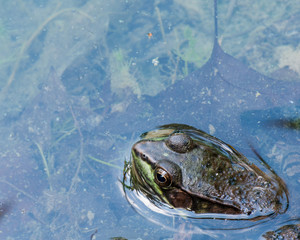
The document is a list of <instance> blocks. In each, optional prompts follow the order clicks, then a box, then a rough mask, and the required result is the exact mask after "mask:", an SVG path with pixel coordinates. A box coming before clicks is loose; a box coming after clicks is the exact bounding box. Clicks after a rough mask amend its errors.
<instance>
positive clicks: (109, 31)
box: [0, 0, 300, 239]
mask: <svg viewBox="0 0 300 240" xmlns="http://www.w3.org/2000/svg"><path fill="white" fill-rule="evenodd" d="M0 12H1V19H0V42H1V44H0V51H1V54H0V55H1V65H0V66H1V74H0V75H1V76H0V87H1V92H0V99H1V101H0V108H1V113H2V114H1V115H0V121H1V122H0V129H1V136H2V137H1V145H0V146H1V147H0V156H1V160H0V171H1V175H0V193H1V194H0V203H1V205H0V238H1V239H109V238H112V237H124V238H126V239H218V238H225V239H226V238H229V236H230V239H241V237H243V238H246V239H258V238H259V237H262V235H263V234H266V232H270V231H276V230H277V232H276V233H274V232H273V233H274V234H277V233H278V232H280V231H285V230H286V229H287V230H286V231H289V230H290V231H292V230H291V229H294V230H295V229H297V225H296V224H299V218H300V209H299V206H298V203H299V186H300V171H299V167H300V150H299V149H300V148H299V145H300V131H299V119H300V113H299V111H300V102H299V97H297V96H299V93H300V83H299V81H300V77H299V76H300V69H299V66H300V50H299V48H300V45H299V38H300V29H299V24H298V22H299V20H300V6H299V4H298V1H297V0H288V1H284V2H283V1H271V0H270V1H269V0H268V1H263V2H261V1H256V2H253V1H240V0H237V1H227V2H221V1H220V3H219V5H218V35H219V38H218V43H219V44H220V48H214V50H213V46H214V26H215V25H214V1H212V0H202V1H181V0H173V1H171V0H170V1H121V0H113V1H107V0H105V1H88V0H73V1H63V2H61V1H47V0H40V1H38V0H33V1H26V3H25V2H24V1H17V0H14V1H2V3H1V9H0ZM215 46H216V45H215ZM222 49H223V50H224V51H225V52H226V53H227V54H229V55H226V54H225V53H224V52H223V50H222ZM231 56H233V57H234V58H235V59H234V58H232V57H231ZM243 64H246V65H249V66H251V67H252V68H253V69H255V70H256V71H258V72H252V71H250V70H249V71H248V70H247V68H246V67H245V66H244V65H243ZM197 69H200V70H198V71H196V73H194V74H191V73H192V72H193V71H195V70H197ZM262 74H263V75H266V76H268V77H263V75H262ZM185 77H186V78H185ZM182 78H184V79H183V80H182V81H181V80H180V79H182ZM277 80H280V81H278V82H277ZM170 123H181V124H188V125H191V126H194V127H196V128H198V129H201V130H203V131H205V132H208V133H209V134H211V135H213V136H216V137H217V138H219V139H221V140H222V141H225V142H226V143H227V144H230V145H231V146H233V147H234V148H236V149H237V151H239V152H241V153H242V154H243V155H245V156H246V157H247V158H248V160H249V161H250V162H251V161H252V160H253V161H255V159H257V156H260V158H261V159H263V160H264V161H265V162H266V163H267V164H268V165H269V166H270V167H271V168H272V169H273V170H272V171H274V172H276V174H277V175H278V176H279V177H280V178H281V179H282V180H283V182H285V184H286V185H287V191H288V193H289V206H288V209H287V211H286V212H285V213H283V214H275V215H274V216H271V217H268V218H266V219H262V220H259V221H249V220H239V221H233V220H226V219H224V218H222V219H220V217H219V215H218V214H216V215H215V216H214V217H212V216H211V215H210V216H209V217H208V219H205V217H203V218H202V217H201V219H199V218H198V217H197V216H196V217H195V216H190V217H189V218H186V217H182V215H181V214H180V213H178V212H177V214H173V213H174V212H173V211H174V209H170V208H168V207H167V206H164V207H162V208H159V207H155V205H153V204H152V203H151V202H147V199H146V198H145V197H144V196H143V195H142V194H140V195H136V194H134V193H133V192H132V191H128V194H129V195H128V194H127V195H125V193H124V189H123V185H122V179H123V168H124V162H125V161H129V160H130V154H131V147H132V146H133V144H134V143H135V142H136V141H137V140H138V139H139V136H140V135H141V134H142V133H143V132H147V131H151V130H153V129H155V127H157V126H160V125H163V124H170ZM253 149H254V151H253ZM260 167H261V168H264V166H263V165H262V166H260ZM263 170H265V169H263ZM130 194H131V195H130ZM289 225H291V226H293V227H292V228H286V227H285V226H289ZM141 226H142V227H141ZM298 229H299V228H298ZM294 232H295V231H294ZM268 234H272V233H268ZM265 236H267V235H265Z"/></svg>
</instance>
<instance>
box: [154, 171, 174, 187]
mask: <svg viewBox="0 0 300 240" xmlns="http://www.w3.org/2000/svg"><path fill="white" fill-rule="evenodd" d="M154 178H155V182H156V183H157V184H158V185H159V186H161V187H168V186H170V185H171V183H172V178H171V176H170V174H169V173H168V172H167V171H166V170H164V169H163V168H161V167H157V168H156V169H155V170H154Z"/></svg>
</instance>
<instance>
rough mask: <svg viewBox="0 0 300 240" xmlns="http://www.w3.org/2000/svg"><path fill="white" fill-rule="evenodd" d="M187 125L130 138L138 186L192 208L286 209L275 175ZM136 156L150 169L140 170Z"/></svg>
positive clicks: (233, 210) (245, 211)
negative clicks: (141, 185)
mask: <svg viewBox="0 0 300 240" xmlns="http://www.w3.org/2000/svg"><path fill="white" fill-rule="evenodd" d="M171 126H172V125H171ZM178 126H180V127H181V130H178ZM189 128H190V127H189ZM189 128H188V129H187V127H186V126H185V125H176V128H175V129H174V128H172V127H168V128H166V127H165V128H163V129H162V132H160V131H155V132H150V133H149V134H148V135H144V138H143V139H142V140H140V141H139V142H137V143H136V144H134V146H133V148H132V152H133V157H132V162H133V165H136V166H135V171H132V175H134V176H133V177H136V176H137V175H139V176H138V179H139V180H140V181H137V182H136V183H137V184H144V186H143V187H142V189H147V188H148V189H149V188H151V190H149V191H147V192H148V194H149V193H151V194H156V195H157V196H156V197H158V198H159V199H160V200H161V201H164V202H166V203H168V204H169V205H171V206H173V207H175V208H184V209H187V210H192V211H194V212H196V213H222V214H245V215H246V216H247V215H253V217H254V216H267V215H270V214H273V213H278V212H280V211H284V205H285V203H284V201H287V199H284V198H285V197H287V196H286V194H287V193H286V192H285V188H284V185H283V183H282V182H281V181H278V180H279V177H278V176H275V175H274V176H268V175H267V174H266V173H264V172H263V171H261V170H260V169H259V168H258V167H256V166H255V165H253V164H251V163H249V161H248V160H247V159H246V158H245V157H244V156H243V155H242V154H240V153H238V152H237V151H236V150H234V149H233V148H232V147H231V146H229V145H227V144H225V143H224V142H222V141H220V140H219V139H216V138H214V137H212V136H210V135H208V134H207V133H204V132H202V131H200V130H196V129H189ZM168 129H169V130H170V131H167V130H168ZM138 161H142V163H143V162H144V163H147V165H149V166H151V169H152V170H149V171H148V172H147V171H145V172H143V169H142V168H141V167H140V166H139V162H138ZM150 172H151V173H150ZM151 174H153V175H154V178H153V179H154V182H155V183H153V182H152V180H150V179H151V176H149V175H151ZM137 184H136V185H137ZM282 203H283V204H282Z"/></svg>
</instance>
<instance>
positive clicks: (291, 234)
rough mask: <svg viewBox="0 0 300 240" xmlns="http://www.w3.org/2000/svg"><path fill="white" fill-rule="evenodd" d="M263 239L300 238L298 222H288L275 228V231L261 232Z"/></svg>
mask: <svg viewBox="0 0 300 240" xmlns="http://www.w3.org/2000/svg"><path fill="white" fill-rule="evenodd" d="M263 239H266V240H275V239H289V240H294V239H295V240H296V239H300V224H289V225H285V226H283V227H281V228H279V229H277V230H276V231H270V232H267V233H265V234H263Z"/></svg>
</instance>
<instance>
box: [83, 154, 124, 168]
mask: <svg viewBox="0 0 300 240" xmlns="http://www.w3.org/2000/svg"><path fill="white" fill-rule="evenodd" d="M88 157H89V158H90V159H92V160H94V161H96V162H99V163H102V164H104V165H107V166H110V167H113V168H117V169H120V170H123V167H120V166H118V165H115V164H113V163H109V162H105V161H103V160H100V159H98V158H95V157H92V156H91V155H88Z"/></svg>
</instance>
